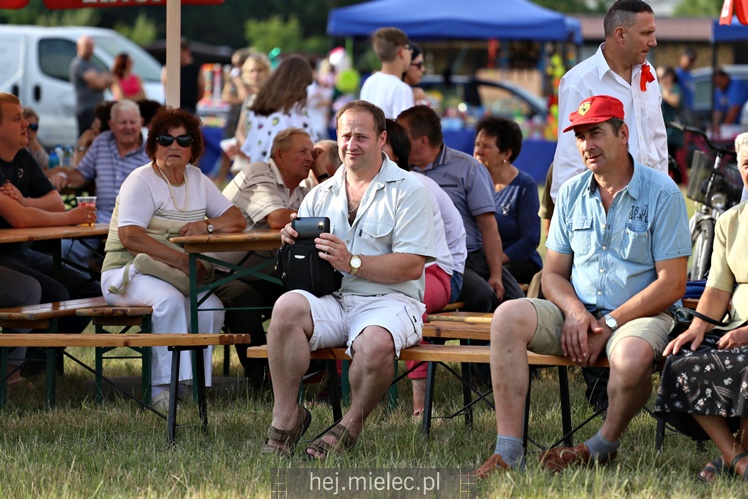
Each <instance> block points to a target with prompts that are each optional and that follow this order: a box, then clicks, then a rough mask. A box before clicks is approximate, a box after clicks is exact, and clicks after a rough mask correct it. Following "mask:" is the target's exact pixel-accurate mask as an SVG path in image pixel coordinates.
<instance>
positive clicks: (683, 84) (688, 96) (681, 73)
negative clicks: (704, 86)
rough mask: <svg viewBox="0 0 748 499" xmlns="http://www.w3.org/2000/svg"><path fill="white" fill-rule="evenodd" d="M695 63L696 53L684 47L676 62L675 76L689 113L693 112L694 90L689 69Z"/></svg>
mask: <svg viewBox="0 0 748 499" xmlns="http://www.w3.org/2000/svg"><path fill="white" fill-rule="evenodd" d="M695 62H696V52H695V51H694V49H692V48H691V47H686V49H685V50H684V51H683V54H681V56H680V60H679V61H678V67H676V68H675V74H676V75H677V76H678V84H680V90H681V93H682V94H683V102H682V104H683V105H685V106H686V107H687V108H688V110H689V111H693V94H694V91H695V90H696V88H695V86H694V82H693V74H691V69H692V68H693V65H694V63H695Z"/></svg>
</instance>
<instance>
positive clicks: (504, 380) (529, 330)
mask: <svg viewBox="0 0 748 499" xmlns="http://www.w3.org/2000/svg"><path fill="white" fill-rule="evenodd" d="M537 324H538V320H537V314H536V312H535V307H534V306H533V305H532V303H530V302H527V301H524V300H512V301H508V302H505V303H502V304H501V305H500V306H499V308H498V309H496V312H494V316H493V320H492V321H491V380H492V383H493V396H494V400H500V401H501V403H497V404H496V433H498V434H499V435H504V436H509V437H516V438H522V426H523V419H524V414H525V398H526V397H527V387H528V384H529V383H530V374H529V368H528V365H527V345H528V344H529V343H530V341H532V338H533V336H535V329H537Z"/></svg>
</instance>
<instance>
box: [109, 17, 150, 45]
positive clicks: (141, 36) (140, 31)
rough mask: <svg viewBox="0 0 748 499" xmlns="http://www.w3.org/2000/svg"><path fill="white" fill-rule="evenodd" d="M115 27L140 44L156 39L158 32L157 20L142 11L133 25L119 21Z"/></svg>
mask: <svg viewBox="0 0 748 499" xmlns="http://www.w3.org/2000/svg"><path fill="white" fill-rule="evenodd" d="M114 29H115V30H117V31H118V32H119V33H120V34H121V35H122V36H124V37H126V38H129V39H130V40H132V41H133V42H135V43H137V44H138V45H144V46H145V45H148V44H149V43H151V42H152V41H153V40H155V39H156V36H157V33H158V29H157V27H156V22H155V21H154V20H152V19H150V18H149V17H148V16H146V15H145V14H144V13H142V12H141V13H140V15H138V18H137V19H135V24H133V25H132V26H130V25H128V24H125V23H122V22H118V23H117V24H115V25H114Z"/></svg>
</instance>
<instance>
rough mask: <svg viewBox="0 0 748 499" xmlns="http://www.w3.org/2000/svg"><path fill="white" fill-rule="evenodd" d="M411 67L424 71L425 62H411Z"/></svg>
mask: <svg viewBox="0 0 748 499" xmlns="http://www.w3.org/2000/svg"><path fill="white" fill-rule="evenodd" d="M410 65H411V66H415V67H417V68H418V69H423V61H421V62H411V63H410Z"/></svg>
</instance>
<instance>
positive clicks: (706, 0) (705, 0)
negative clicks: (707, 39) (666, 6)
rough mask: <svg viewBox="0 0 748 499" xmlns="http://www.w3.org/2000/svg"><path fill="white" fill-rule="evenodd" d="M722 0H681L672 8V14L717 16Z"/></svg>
mask: <svg viewBox="0 0 748 499" xmlns="http://www.w3.org/2000/svg"><path fill="white" fill-rule="evenodd" d="M721 9H722V0H681V1H680V2H679V3H678V5H676V6H675V9H674V10H673V15H674V16H685V17H718V16H719V11H720V10H721Z"/></svg>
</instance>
